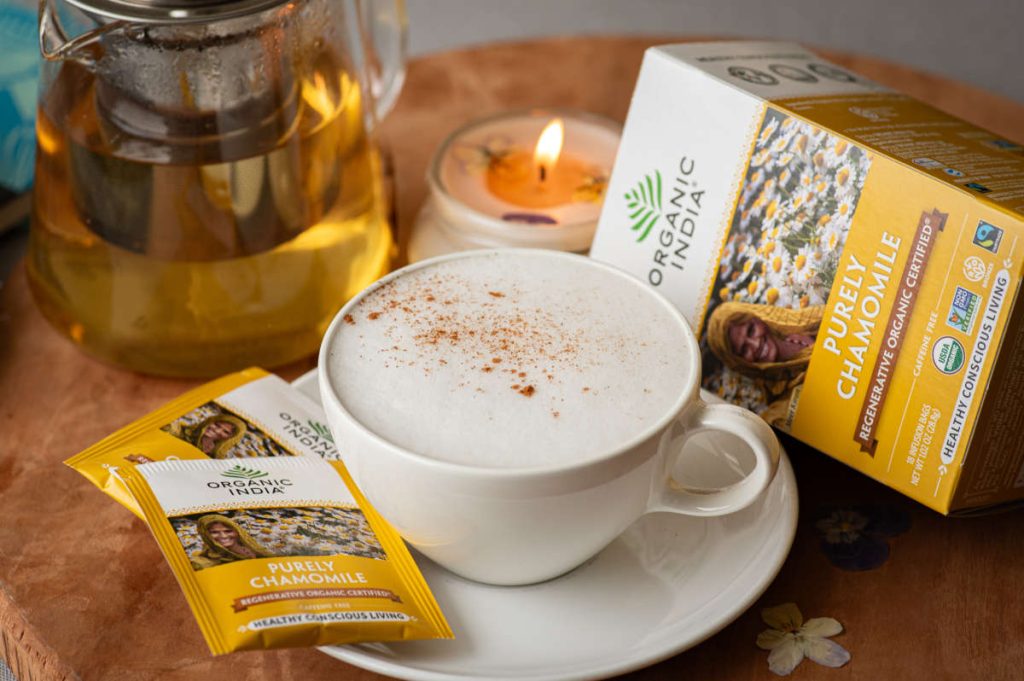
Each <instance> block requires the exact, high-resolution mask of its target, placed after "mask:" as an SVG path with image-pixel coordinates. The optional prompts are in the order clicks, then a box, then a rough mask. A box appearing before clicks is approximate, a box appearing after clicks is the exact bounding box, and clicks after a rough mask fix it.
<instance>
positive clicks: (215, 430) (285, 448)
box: [65, 368, 340, 518]
mask: <svg viewBox="0 0 1024 681" xmlns="http://www.w3.org/2000/svg"><path fill="white" fill-rule="evenodd" d="M278 456H313V457H318V458H323V459H338V458H340V456H339V454H338V450H337V449H336V448H335V446H334V441H333V439H332V438H331V434H330V431H329V430H328V429H327V425H326V419H325V418H324V416H323V410H322V409H321V408H320V406H319V405H318V404H316V403H315V402H313V401H312V400H310V399H309V398H308V397H306V396H305V395H303V394H302V393H301V392H299V391H298V390H296V389H295V388H294V387H292V386H291V385H289V384H288V383H287V382H285V381H284V380H282V379H281V378H279V377H278V376H275V375H273V374H270V373H267V372H266V371H263V370H262V369H255V368H254V369H246V370H244V371H239V372H237V373H234V374H229V375H227V376H224V377H222V378H218V379H216V380H214V381H211V382H209V383H206V384H204V385H202V386H199V387H198V388H195V389H194V390H191V391H189V392H187V393H185V394H184V395H182V396H181V397H178V398H177V399H175V400H173V401H171V402H168V403H167V404H165V405H164V406H162V407H160V408H159V409H157V410H156V411H154V412H152V413H150V414H147V415H146V416H144V417H142V418H141V419H139V420H137V421H135V422H133V423H131V424H129V425H127V426H125V427H124V428H122V429H120V430H118V431H117V432H116V433H114V434H113V435H110V436H109V437H106V438H104V439H103V440H101V441H100V442H98V443H96V444H95V445H93V446H91V447H89V448H88V449H86V450H85V451H83V452H82V453H80V454H78V455H76V456H74V457H72V458H70V459H68V460H67V461H65V463H66V464H67V465H68V466H70V467H71V468H74V469H75V470H76V471H78V472H79V473H81V474H82V475H84V476H85V477H86V478H88V479H89V480H91V481H92V482H93V484H95V485H96V486H97V487H99V488H100V489H101V490H103V491H104V492H106V493H107V494H109V495H110V496H112V497H113V498H114V499H116V500H117V501H118V502H120V503H121V504H122V505H124V506H125V507H127V508H128V509H129V510H130V511H131V512H132V513H134V514H135V515H137V516H139V517H140V518H141V517H142V512H141V510H140V509H139V507H138V504H136V502H135V500H134V499H133V498H132V496H131V494H129V493H128V491H127V490H126V489H125V486H124V482H123V480H122V473H123V472H124V471H125V470H126V469H128V468H132V467H134V466H136V465H138V464H142V463H152V462H154V461H164V460H168V461H173V460H178V459H184V460H187V459H197V460H206V459H248V458H251V457H278Z"/></svg>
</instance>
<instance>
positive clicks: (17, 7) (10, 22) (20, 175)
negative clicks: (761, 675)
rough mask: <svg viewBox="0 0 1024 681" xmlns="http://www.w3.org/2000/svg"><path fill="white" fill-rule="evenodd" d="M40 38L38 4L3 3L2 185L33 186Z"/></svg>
mask: <svg viewBox="0 0 1024 681" xmlns="http://www.w3.org/2000/svg"><path fill="white" fill-rule="evenodd" d="M39 60H40V56H39V39H38V29H37V28H36V9H35V3H32V2H28V1H21V0H14V1H12V0H0V185H2V186H4V187H6V188H7V189H10V190H11V191H14V192H16V193H18V192H22V191H24V190H26V189H28V188H29V187H30V186H31V185H32V173H33V169H34V166H35V155H36V128H35V117H36V88H37V87H38V83H39Z"/></svg>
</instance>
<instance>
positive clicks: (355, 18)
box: [28, 0, 405, 376]
mask: <svg viewBox="0 0 1024 681" xmlns="http://www.w3.org/2000/svg"><path fill="white" fill-rule="evenodd" d="M39 31H40V49H41V51H42V54H43V57H44V64H43V73H42V82H41V87H40V95H39V96H40V99H39V112H38V122H37V141H38V142H37V143H38V154H37V161H36V186H35V192H34V199H33V201H34V205H33V222H32V231H31V238H30V246H29V258H28V274H29V281H30V284H31V287H32V291H33V294H34V296H35V298H36V301H37V303H38V305H39V307H40V309H41V310H42V311H43V313H44V315H45V316H46V317H47V318H48V319H49V320H50V322H52V323H53V324H54V325H55V326H56V327H57V328H58V329H59V330H60V331H61V332H63V333H64V334H65V335H67V336H68V337H69V338H70V339H72V340H73V341H74V342H75V343H78V344H79V345H81V346H82V347H83V348H85V349H86V350H88V351H89V352H91V353H92V354H94V355H96V356H98V357H100V358H102V359H105V360H107V361H111V362H113V363H116V364H119V365H122V366H126V367H129V368H132V369H136V370H139V371H143V372H147V373H156V374H164V375H176V376H203V375H214V374H223V373H226V372H229V371H233V370H235V369H238V368H242V367H245V366H249V365H261V366H275V365H280V364H284V363H287V362H290V361H292V360H295V359H298V358H300V357H303V356H305V355H308V354H310V353H312V352H313V351H314V350H315V349H316V347H317V345H318V344H319V342H320V337H321V336H322V334H323V332H324V330H325V329H326V327H327V324H328V323H329V321H330V319H331V317H332V316H333V315H334V313H335V312H336V311H337V309H338V308H340V306H341V305H342V304H343V303H344V302H345V301H346V300H347V299H348V298H349V297H351V296H352V295H353V294H355V293H356V292H357V291H359V290H361V289H362V288H364V287H365V286H366V285H368V284H369V283H371V282H372V281H373V280H374V279H376V278H377V277H379V276H380V275H381V274H383V273H384V272H386V271H387V269H388V267H389V265H390V259H391V255H392V252H393V240H392V236H391V230H390V228H389V226H388V224H387V220H386V210H385V207H384V205H383V203H384V200H385V198H384V196H383V192H382V183H381V168H380V161H379V157H378V154H377V151H376V147H375V146H374V143H373V139H372V135H371V132H372V129H373V127H374V125H375V123H376V121H377V120H378V119H379V118H380V117H382V116H383V115H384V113H385V112H386V111H387V110H388V109H389V108H390V107H391V105H392V104H393V102H394V100H395V98H396V96H397V94H398V91H399V89H400V87H401V82H402V78H403V75H404V57H405V12H404V4H403V2H402V0H390V1H389V2H388V3H387V4H386V5H385V3H383V2H374V1H373V0H291V1H285V0H66V1H64V0H42V2H41V6H40V15H39ZM72 35H73V37H70V36H72Z"/></svg>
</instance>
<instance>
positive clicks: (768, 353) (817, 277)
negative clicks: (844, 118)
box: [702, 107, 871, 422]
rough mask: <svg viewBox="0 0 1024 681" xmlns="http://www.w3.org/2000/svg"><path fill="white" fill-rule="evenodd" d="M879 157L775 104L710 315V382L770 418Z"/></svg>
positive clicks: (813, 327) (781, 403)
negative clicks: (872, 157)
mask: <svg viewBox="0 0 1024 681" xmlns="http://www.w3.org/2000/svg"><path fill="white" fill-rule="evenodd" d="M870 166H871V160H870V157H869V156H868V155H867V154H866V153H865V152H864V150H863V149H861V148H860V147H857V146H856V145H854V144H851V143H850V142H848V141H847V140H845V139H842V138H839V137H837V136H835V135H832V134H830V133H829V132H828V131H826V130H823V129H822V128H820V127H817V126H815V125H813V124H811V123H808V122H806V121H803V120H800V119H799V118H795V117H793V116H789V115H787V114H785V113H783V112H781V111H778V110H776V109H772V108H770V107H769V108H768V109H767V110H766V113H765V117H764V121H763V122H762V125H761V128H760V130H759V131H758V134H757V138H756V140H755V143H754V148H753V151H752V152H751V156H750V163H749V167H748V169H747V173H746V176H745V178H744V181H743V185H742V188H741V190H740V195H739V198H738V200H737V206H736V211H735V214H734V216H733V221H732V225H731V227H730V229H729V232H728V236H727V237H726V240H725V246H724V249H723V252H722V256H721V263H720V265H719V268H718V274H717V276H716V277H715V283H714V285H713V287H712V294H711V299H710V302H709V303H708V308H707V314H706V315H705V318H704V319H705V328H704V335H703V337H702V350H703V351H704V356H705V362H704V387H705V388H706V389H708V390H710V391H711V392H713V393H715V394H716V395H718V396H719V397H721V398H723V399H725V400H728V401H730V402H733V403H735V404H739V405H740V406H742V407H745V408H747V409H750V410H752V411H754V412H755V413H758V414H761V415H763V416H765V419H766V420H768V421H769V422H771V421H772V420H773V415H772V413H771V412H770V411H769V410H779V411H780V412H782V411H784V410H785V409H786V407H787V405H788V401H789V393H790V392H791V391H792V390H793V388H794V387H796V386H797V385H799V384H800V383H801V382H802V381H803V378H804V374H805V372H806V370H807V365H808V363H809V361H810V355H811V349H812V348H813V346H814V341H815V339H816V336H817V332H818V328H819V327H820V325H821V320H822V317H823V316H824V311H825V304H826V303H827V302H828V296H829V291H831V290H832V284H833V280H834V278H835V275H836V271H837V268H838V265H839V260H840V258H841V257H842V253H843V246H844V245H845V244H846V238H847V235H848V234H849V231H850V224H851V221H852V219H853V214H854V212H855V211H856V209H857V201H858V200H859V199H860V193H861V190H862V189H863V187H864V181H865V179H866V178H867V174H868V170H869V169H870ZM765 335H771V336H774V337H777V338H778V339H780V340H779V342H777V343H775V344H769V343H760V342H759V340H760V339H761V338H762V337H763V336H765ZM737 348H739V350H737ZM766 412H768V413H767V414H766ZM782 415H783V414H782V413H780V414H779V416H782Z"/></svg>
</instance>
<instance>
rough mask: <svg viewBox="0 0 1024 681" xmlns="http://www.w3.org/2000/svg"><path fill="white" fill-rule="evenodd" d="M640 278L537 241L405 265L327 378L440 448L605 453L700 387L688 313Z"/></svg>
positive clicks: (353, 317)
mask: <svg viewBox="0 0 1024 681" xmlns="http://www.w3.org/2000/svg"><path fill="white" fill-rule="evenodd" d="M644 287H645V285H644V284H642V283H641V282H639V281H634V280H632V279H631V278H627V277H624V276H620V275H618V274H616V273H611V272H608V271H606V270H604V269H602V268H599V267H594V266H592V265H589V264H588V263H587V262H586V261H583V260H582V259H579V260H575V259H567V258H563V257H555V256H550V255H546V254H543V253H541V254H537V253H536V252H534V253H530V252H517V251H508V252H503V253H489V254H474V255H472V256H470V257H462V258H457V259H453V260H447V261H443V262H441V263H436V264H432V265H430V266H428V267H426V268H423V269H419V270H414V271H411V272H408V273H405V274H404V275H403V276H401V277H398V278H396V279H394V280H392V281H391V282H389V283H387V284H385V285H384V286H382V287H381V288H379V289H377V290H375V291H373V292H371V293H370V294H369V295H367V296H366V297H365V298H363V299H362V300H361V301H360V302H359V304H357V305H356V306H355V307H353V308H352V309H351V314H350V315H348V316H347V317H346V318H345V321H344V322H343V323H340V324H338V325H337V326H336V332H335V335H334V338H333V339H332V345H331V346H330V352H329V355H328V375H329V376H330V380H331V382H332V384H333V385H334V389H335V391H336V393H337V394H338V397H339V399H340V400H341V403H342V405H343V406H344V407H345V409H346V410H348V412H349V413H350V414H351V415H352V416H353V417H354V418H355V419H356V420H358V421H359V422H360V423H362V424H363V425H364V426H365V427H366V428H368V429H369V430H371V431H373V432H374V433H376V434H377V435H379V436H380V437H381V438H383V439H385V440H387V441H389V442H392V443H394V444H397V445H399V446H401V447H403V448H405V449H408V450H410V451H413V452H416V453H419V454H421V455H424V456H428V457H431V458H435V459H439V460H443V461H449V462H455V463H462V464H469V465H475V466H483V467H497V468H535V467H550V466H556V465H563V464H568V463H572V462H576V461H583V460H587V459H590V458H595V457H598V456H601V455H602V454H607V453H610V452H611V451H613V450H614V449H616V448H618V447H619V446H621V445H624V444H626V443H627V442H629V441H630V440H632V439H634V438H635V437H637V436H638V435H640V434H642V433H643V432H644V431H646V430H647V429H648V428H649V427H650V426H652V425H653V424H654V423H656V422H657V421H659V420H660V419H662V418H663V417H664V416H665V415H666V414H667V413H669V411H670V410H671V409H672V408H673V406H674V405H675V404H676V402H677V401H678V400H679V398H680V396H681V395H682V393H683V392H684V390H685V389H686V387H687V386H688V385H689V384H690V382H691V381H692V380H693V379H692V372H694V371H695V370H696V368H695V367H694V366H693V358H692V357H691V356H690V355H689V352H688V349H687V347H688V346H687V345H686V344H685V343H684V342H683V338H682V333H683V332H682V331H681V329H680V325H681V324H682V323H685V322H681V321H680V320H679V319H678V318H677V317H676V316H675V315H674V314H673V313H672V312H670V311H669V310H668V309H667V308H666V307H665V305H664V303H662V302H660V301H659V299H657V298H656V297H654V296H652V295H651V294H650V293H649V292H648V291H647V290H645V289H644Z"/></svg>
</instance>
